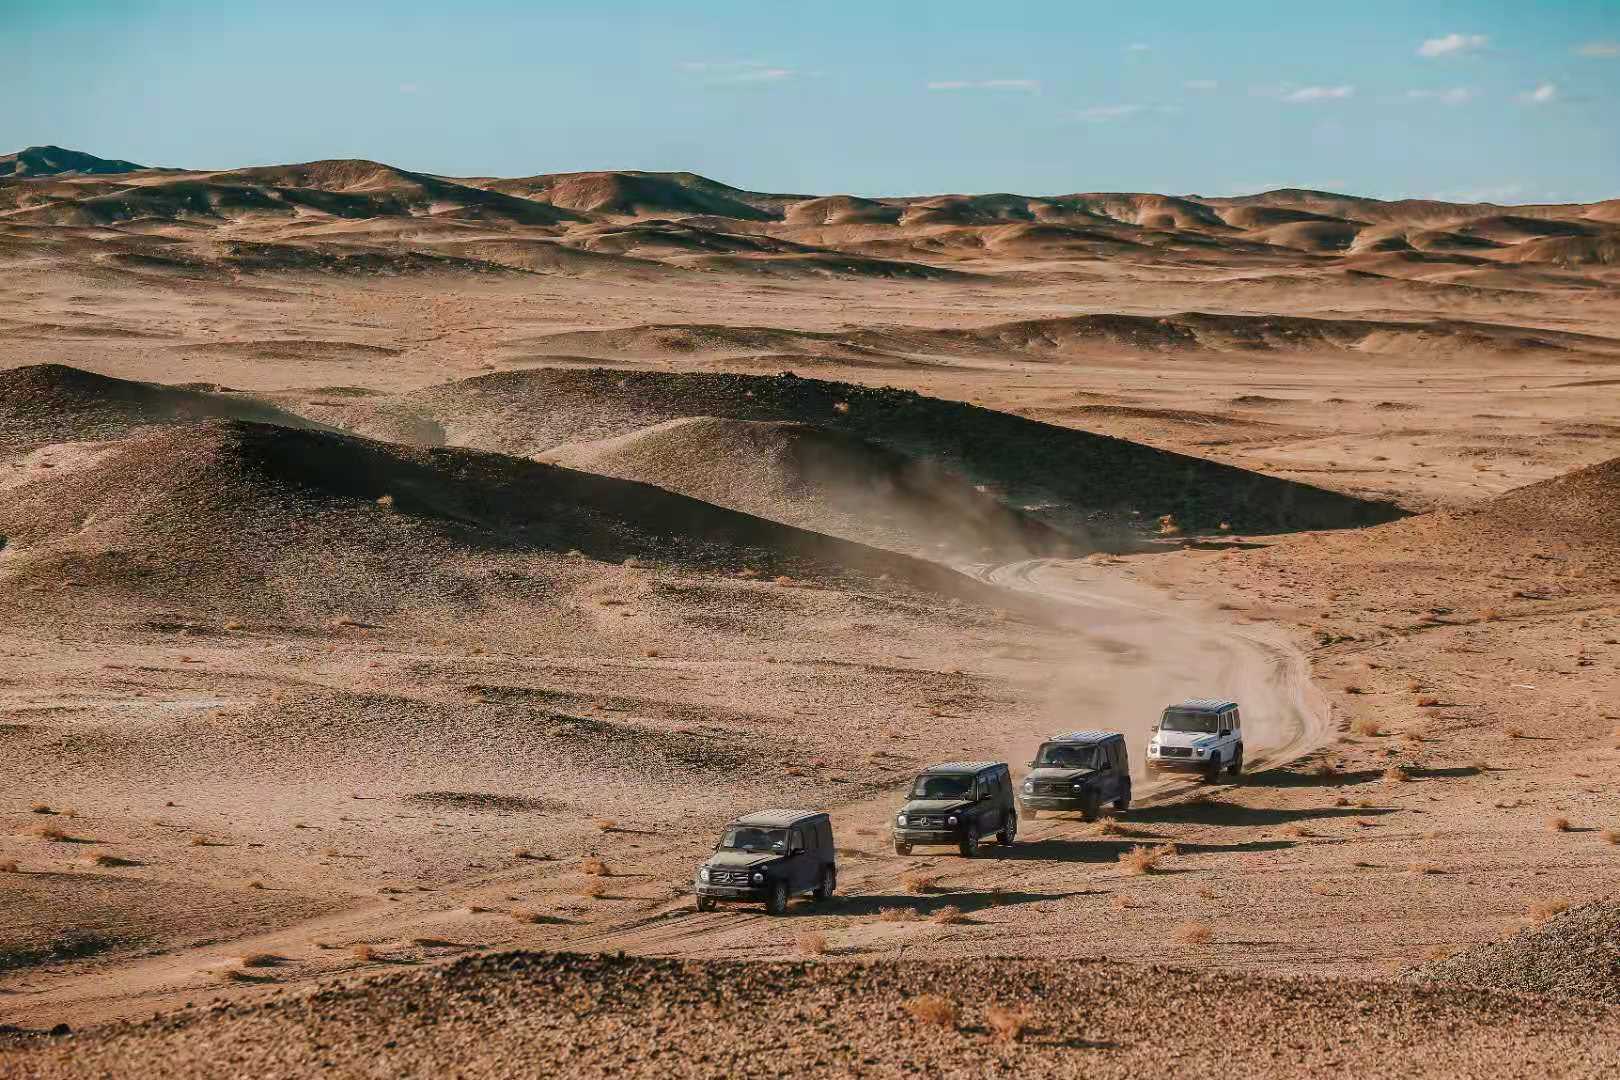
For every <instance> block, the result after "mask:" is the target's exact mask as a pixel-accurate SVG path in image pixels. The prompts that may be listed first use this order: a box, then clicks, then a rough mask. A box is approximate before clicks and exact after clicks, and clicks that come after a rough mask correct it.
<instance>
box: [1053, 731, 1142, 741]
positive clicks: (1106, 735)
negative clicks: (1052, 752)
mask: <svg viewBox="0 0 1620 1080" xmlns="http://www.w3.org/2000/svg"><path fill="white" fill-rule="evenodd" d="M1124 737H1125V736H1123V735H1121V734H1120V733H1119V732H1117V731H1097V730H1095V729H1093V730H1091V731H1065V732H1064V733H1063V734H1061V735H1054V736H1052V737H1051V738H1050V739H1047V740H1046V741H1047V742H1067V743H1100V742H1106V741H1107V740H1109V739H1123V738H1124Z"/></svg>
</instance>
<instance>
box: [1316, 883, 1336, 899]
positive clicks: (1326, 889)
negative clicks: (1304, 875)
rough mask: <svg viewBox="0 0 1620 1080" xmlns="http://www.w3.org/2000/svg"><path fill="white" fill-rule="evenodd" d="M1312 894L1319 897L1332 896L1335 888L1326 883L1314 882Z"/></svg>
mask: <svg viewBox="0 0 1620 1080" xmlns="http://www.w3.org/2000/svg"><path fill="white" fill-rule="evenodd" d="M1311 892H1313V893H1315V894H1316V895H1317V896H1332V895H1333V886H1332V885H1329V884H1328V883H1327V882H1325V881H1313V882H1311Z"/></svg>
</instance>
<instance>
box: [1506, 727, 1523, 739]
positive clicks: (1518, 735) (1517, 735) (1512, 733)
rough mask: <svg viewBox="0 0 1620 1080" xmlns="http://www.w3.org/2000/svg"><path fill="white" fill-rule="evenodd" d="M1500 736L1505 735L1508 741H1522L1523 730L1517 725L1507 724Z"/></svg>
mask: <svg viewBox="0 0 1620 1080" xmlns="http://www.w3.org/2000/svg"><path fill="white" fill-rule="evenodd" d="M1502 734H1504V735H1506V736H1507V737H1508V738H1510V739H1522V738H1524V728H1522V727H1520V726H1519V725H1517V724H1509V725H1508V726H1507V727H1505V728H1503V729H1502Z"/></svg>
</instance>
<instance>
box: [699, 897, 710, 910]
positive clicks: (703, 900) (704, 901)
mask: <svg viewBox="0 0 1620 1080" xmlns="http://www.w3.org/2000/svg"><path fill="white" fill-rule="evenodd" d="M697 909H698V910H699V911H713V910H714V901H713V900H710V899H709V898H708V897H707V896H700V897H698V898H697Z"/></svg>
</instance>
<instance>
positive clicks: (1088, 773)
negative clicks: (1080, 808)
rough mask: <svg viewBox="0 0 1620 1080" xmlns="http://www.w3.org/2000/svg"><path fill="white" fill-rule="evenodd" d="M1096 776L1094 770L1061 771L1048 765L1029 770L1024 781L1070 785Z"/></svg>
mask: <svg viewBox="0 0 1620 1080" xmlns="http://www.w3.org/2000/svg"><path fill="white" fill-rule="evenodd" d="M1097 775H1098V770H1096V769H1062V768H1058V767H1057V766H1052V765H1048V766H1045V767H1043V768H1039V769H1031V770H1029V773H1028V775H1026V776H1025V777H1024V779H1025V780H1067V781H1069V782H1070V783H1071V784H1072V783H1076V782H1078V781H1081V780H1089V779H1091V778H1092V777H1093V776H1097Z"/></svg>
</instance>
